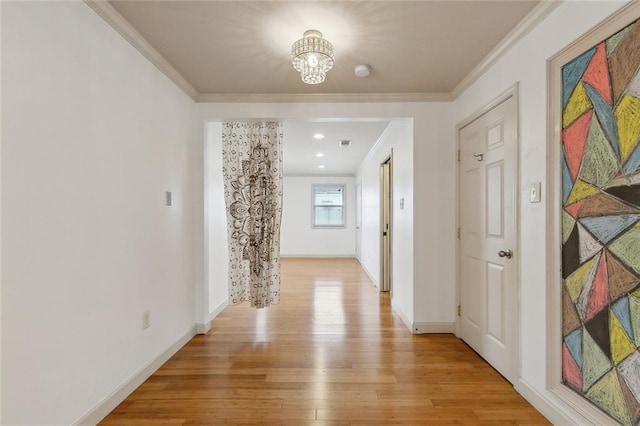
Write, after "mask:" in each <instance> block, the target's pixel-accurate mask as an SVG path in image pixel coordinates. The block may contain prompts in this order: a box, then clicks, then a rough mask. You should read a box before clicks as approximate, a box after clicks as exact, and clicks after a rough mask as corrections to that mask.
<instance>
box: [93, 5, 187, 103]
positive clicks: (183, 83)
mask: <svg viewBox="0 0 640 426" xmlns="http://www.w3.org/2000/svg"><path fill="white" fill-rule="evenodd" d="M84 2H85V4H86V5H87V6H89V7H90V8H91V9H93V10H94V11H95V12H96V13H97V14H98V15H99V16H100V17H101V18H102V19H104V20H105V21H106V22H107V23H108V24H109V25H111V27H112V28H113V29H114V30H116V31H117V32H118V33H119V34H120V35H121V36H122V37H124V39H125V40H127V41H128V42H129V43H131V45H132V46H133V47H135V48H136V49H137V50H138V51H139V52H140V53H141V54H142V55H143V56H144V57H145V58H147V59H148V60H149V61H150V62H151V63H152V64H153V65H155V66H156V68H158V69H159V70H160V71H161V72H162V73H163V74H164V75H166V76H167V77H168V78H169V80H171V81H173V82H174V83H175V85H176V86H178V87H179V88H180V89H182V90H183V91H184V92H185V93H186V94H187V95H188V96H189V97H190V98H191V99H193V100H194V101H197V99H198V91H197V90H196V89H195V88H194V87H193V86H192V85H191V84H189V82H188V81H187V80H186V79H185V78H184V77H183V76H182V74H180V73H179V72H178V71H177V70H176V69H175V68H174V67H173V66H172V65H171V64H170V63H169V62H168V61H167V60H166V59H165V58H164V57H163V56H162V55H161V54H160V52H158V51H157V50H156V49H154V48H153V46H151V44H149V42H148V41H147V40H146V39H145V38H144V37H142V35H141V34H140V33H139V32H138V31H136V30H135V28H133V27H132V26H131V24H129V22H127V20H126V19H124V18H123V17H122V15H120V13H118V11H117V10H115V9H114V8H113V6H111V5H110V4H109V3H107V1H106V0H84Z"/></svg>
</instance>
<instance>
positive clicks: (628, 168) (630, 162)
mask: <svg viewBox="0 0 640 426" xmlns="http://www.w3.org/2000/svg"><path fill="white" fill-rule="evenodd" d="M639 169H640V143H639V144H638V145H636V147H635V149H634V150H633V152H632V153H631V155H630V156H629V158H628V159H627V162H626V163H625V165H624V168H623V169H622V170H623V171H624V174H625V175H631V174H633V173H634V172H635V171H636V170H639Z"/></svg>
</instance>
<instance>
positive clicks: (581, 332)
mask: <svg viewBox="0 0 640 426" xmlns="http://www.w3.org/2000/svg"><path fill="white" fill-rule="evenodd" d="M559 102H561V103H562V136H561V139H562V141H561V143H562V165H561V167H562V204H563V205H562V212H560V215H561V216H562V278H563V280H562V283H563V289H562V335H563V341H562V380H563V383H564V384H565V385H566V386H568V387H570V388H571V389H573V390H574V391H575V392H577V393H578V394H580V395H581V396H582V397H584V398H586V399H587V400H588V401H590V402H591V403H593V404H594V405H595V406H597V407H598V408H599V409H600V410H602V411H604V412H605V413H607V414H608V415H609V416H611V417H612V418H613V419H615V420H617V421H618V422H620V423H622V424H623V425H632V426H638V425H640V19H639V20H636V21H635V22H633V23H631V24H630V25H628V26H627V27H625V28H623V29H622V30H620V31H619V32H617V33H616V34H613V35H612V36H611V37H609V38H608V39H606V40H603V41H602V42H600V43H598V44H597V45H596V46H593V47H592V48H590V49H589V50H587V51H585V52H583V53H582V54H581V55H579V56H578V57H576V58H575V59H573V60H572V61H571V62H569V63H567V64H565V65H564V66H563V67H562V93H561V100H559Z"/></svg>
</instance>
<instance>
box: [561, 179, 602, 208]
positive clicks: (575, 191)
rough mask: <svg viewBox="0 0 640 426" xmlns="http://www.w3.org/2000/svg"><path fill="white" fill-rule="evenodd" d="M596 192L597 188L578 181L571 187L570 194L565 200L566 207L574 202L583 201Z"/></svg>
mask: <svg viewBox="0 0 640 426" xmlns="http://www.w3.org/2000/svg"><path fill="white" fill-rule="evenodd" d="M597 192H598V188H596V187H595V186H593V185H591V184H588V183H587V182H585V181H583V180H582V179H578V180H577V181H576V183H575V185H573V188H572V189H571V193H570V194H569V199H567V202H566V205H569V204H573V203H575V202H576V201H580V200H583V199H585V198H587V197H590V196H592V195H593V194H595V193H597Z"/></svg>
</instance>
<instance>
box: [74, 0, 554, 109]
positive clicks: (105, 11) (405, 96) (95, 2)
mask: <svg viewBox="0 0 640 426" xmlns="http://www.w3.org/2000/svg"><path fill="white" fill-rule="evenodd" d="M564 1H565V0H542V1H541V2H540V3H538V5H537V6H536V7H535V8H533V10H532V11H531V12H529V14H528V15H527V16H526V17H525V18H524V19H523V20H522V21H521V22H520V23H519V24H518V25H517V26H516V27H515V28H514V29H513V30H512V31H511V32H509V34H507V36H506V37H505V38H503V39H502V41H501V42H500V43H499V44H498V45H497V46H496V47H495V48H493V50H491V52H489V54H488V55H487V56H485V58H484V59H483V60H482V61H481V62H480V63H479V64H478V65H476V66H475V67H474V68H473V70H471V72H470V73H469V74H468V75H467V76H466V77H465V78H464V79H463V80H462V81H461V82H460V83H458V84H457V85H456V87H454V89H453V90H452V91H451V92H450V93H446V92H436V93H427V92H424V93H421V92H416V93H308V94H303V93H274V94H266V93H265V94H262V93H255V94H246V93H230V94H226V93H198V91H197V90H196V89H195V88H194V87H193V86H192V85H191V84H190V83H189V82H188V81H187V80H186V79H185V78H184V77H183V76H182V75H181V74H180V73H179V72H178V71H177V70H176V69H175V68H174V67H173V66H172V65H171V64H170V63H169V62H168V61H167V60H166V59H165V58H164V57H163V56H162V55H161V54H160V53H159V52H158V51H157V50H156V49H155V48H154V47H153V46H151V44H150V43H149V42H148V41H147V40H146V39H145V38H144V37H143V36H142V35H141V34H140V33H139V32H138V31H136V30H135V28H133V27H132V26H131V24H129V22H127V20H126V19H124V17H123V16H122V15H120V13H118V11H117V10H115V9H114V8H113V6H111V5H110V4H109V3H108V2H107V1H106V0H84V2H85V4H87V6H89V7H90V8H91V9H93V10H94V11H95V12H96V13H97V14H98V15H99V16H100V17H102V19H104V20H105V21H106V22H107V23H108V24H109V25H111V27H113V29H114V30H116V31H117V32H118V33H119V34H120V35H121V36H122V37H124V38H125V39H126V40H127V41H128V42H129V43H131V45H132V46H133V47H135V48H136V49H137V50H138V51H139V52H140V53H141V54H142V55H143V56H144V57H145V58H147V59H148V60H149V61H150V62H151V63H152V64H153V65H155V66H156V67H157V68H158V69H159V70H160V71H161V72H162V73H164V74H165V75H166V76H167V77H168V78H169V79H170V80H171V81H173V82H174V83H175V84H176V85H177V86H178V87H179V88H180V89H182V90H183V91H184V92H185V93H186V94H187V95H188V96H189V97H190V98H191V99H193V100H194V101H195V102H199V103H207V102H219V103H301V102H304V103H321V102H325V103H354V102H451V101H454V100H456V99H457V98H458V97H459V96H460V95H461V94H462V93H463V92H464V91H465V90H467V89H468V88H469V87H470V86H471V85H472V84H473V83H474V82H475V81H476V80H478V79H479V78H480V77H481V76H482V75H483V74H484V73H485V72H486V71H487V70H488V69H489V68H490V67H491V66H492V65H494V64H495V63H496V62H497V61H498V60H500V58H502V57H503V56H504V55H505V54H506V53H507V52H508V51H509V50H510V49H511V48H512V47H513V46H514V45H515V44H516V43H518V42H519V41H520V40H522V39H523V38H524V37H525V36H526V35H527V34H529V33H530V32H531V31H532V30H533V29H534V28H536V26H538V24H540V22H542V21H543V20H544V19H545V18H546V17H547V16H549V14H551V12H553V11H554V10H555V9H556V8H557V7H558V6H559V5H560V4H561V3H562V2H564Z"/></svg>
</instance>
